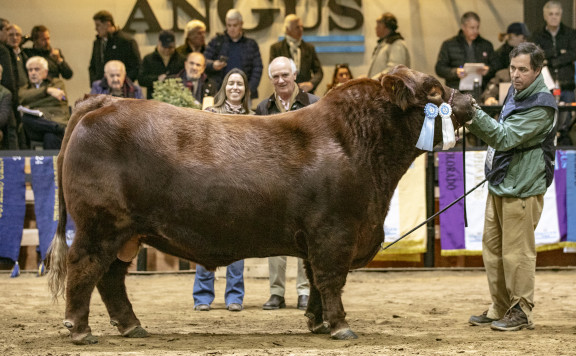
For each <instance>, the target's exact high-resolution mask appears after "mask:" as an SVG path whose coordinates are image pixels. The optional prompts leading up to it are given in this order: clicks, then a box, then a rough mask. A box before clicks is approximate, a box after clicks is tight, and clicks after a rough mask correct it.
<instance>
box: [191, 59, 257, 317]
mask: <svg viewBox="0 0 576 356" xmlns="http://www.w3.org/2000/svg"><path fill="white" fill-rule="evenodd" d="M249 97H250V89H249V88H248V78H247V77H246V74H244V72H242V71H241V70H240V69H237V68H234V69H232V70H231V71H229V72H228V74H226V76H225V77H224V83H223V84H222V88H220V90H219V91H218V93H216V96H215V97H214V106H210V107H207V108H206V110H207V111H211V112H215V113H220V114H236V115H248V114H253V112H252V111H251V110H250V106H249V103H250V100H249ZM193 296H194V309H195V310H199V311H209V310H210V304H212V302H213V301H214V272H211V271H208V270H206V268H204V267H203V266H202V265H199V264H197V265H196V277H195V278H194V292H193ZM224 301H225V303H226V309H228V310H229V311H231V312H239V311H241V310H242V308H243V307H242V303H243V301H244V260H240V261H236V262H233V263H231V264H230V265H228V266H227V267H226V291H225V293H224Z"/></svg>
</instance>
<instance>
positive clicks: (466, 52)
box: [436, 11, 494, 89]
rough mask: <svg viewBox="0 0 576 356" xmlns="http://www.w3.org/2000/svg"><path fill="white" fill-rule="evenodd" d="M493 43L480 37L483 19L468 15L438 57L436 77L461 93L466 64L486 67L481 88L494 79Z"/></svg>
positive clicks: (445, 43) (473, 14)
mask: <svg viewBox="0 0 576 356" xmlns="http://www.w3.org/2000/svg"><path fill="white" fill-rule="evenodd" d="M493 54H494V47H493V46H492V43H490V42H489V41H487V40H485V39H484V38H482V36H480V16H478V14H476V13H475V12H471V11H470V12H466V13H465V14H464V15H462V18H461V19H460V31H459V32H458V35H456V36H454V37H452V38H450V39H448V40H446V41H444V42H443V43H442V47H441V48H440V53H438V61H437V62H436V74H437V75H438V76H439V77H442V78H444V79H445V80H446V85H447V86H449V87H450V88H454V89H458V86H459V84H460V79H462V78H464V77H466V75H467V73H466V71H465V70H464V69H463V68H462V67H463V66H464V63H484V67H483V68H482V69H480V71H479V74H481V75H482V76H483V80H482V86H483V87H485V86H486V83H487V82H488V80H490V78H491V77H492V73H491V71H490V67H489V64H490V60H491V59H492V58H493Z"/></svg>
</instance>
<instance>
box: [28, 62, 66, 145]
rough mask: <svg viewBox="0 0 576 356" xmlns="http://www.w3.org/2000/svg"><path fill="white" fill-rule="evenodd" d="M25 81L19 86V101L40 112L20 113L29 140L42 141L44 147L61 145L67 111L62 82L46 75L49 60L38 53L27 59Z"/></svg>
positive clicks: (64, 89)
mask: <svg viewBox="0 0 576 356" xmlns="http://www.w3.org/2000/svg"><path fill="white" fill-rule="evenodd" d="M26 69H27V70H28V84H27V85H25V86H23V87H20V90H19V91H18V97H19V100H20V104H21V105H22V106H24V107H26V108H28V109H33V110H38V111H39V112H41V113H42V116H36V115H33V114H30V113H26V112H23V113H22V123H23V124H24V130H25V131H26V134H27V135H28V138H29V139H30V140H34V141H42V143H43V147H44V149H60V145H61V144H62V138H63V137H64V130H65V128H66V124H67V123H68V119H69V118H70V111H69V108H68V99H67V95H66V88H65V86H64V82H63V81H62V80H61V79H59V78H49V77H48V61H46V59H45V58H43V57H40V56H35V57H32V58H30V59H28V62H26Z"/></svg>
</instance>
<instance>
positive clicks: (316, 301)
mask: <svg viewBox="0 0 576 356" xmlns="http://www.w3.org/2000/svg"><path fill="white" fill-rule="evenodd" d="M304 267H305V268H306V276H307V277H308V281H309V282H310V299H309V300H308V307H307V309H306V317H308V329H310V331H311V332H313V333H314V334H329V333H330V324H329V323H328V322H325V321H324V316H323V310H322V297H321V296H320V291H318V288H316V284H315V282H314V273H313V272H312V268H311V267H310V262H308V261H304Z"/></svg>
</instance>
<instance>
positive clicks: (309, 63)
mask: <svg viewBox="0 0 576 356" xmlns="http://www.w3.org/2000/svg"><path fill="white" fill-rule="evenodd" d="M284 31H285V35H286V37H285V38H284V39H283V40H282V41H279V42H276V43H274V44H273V45H272V46H270V62H272V60H273V59H274V58H276V57H288V58H292V59H293V60H294V63H296V69H297V70H298V75H297V76H296V83H297V84H298V87H299V88H300V89H302V91H304V92H308V93H314V90H316V87H318V84H320V82H321V81H322V77H323V76H324V72H323V71H322V65H321V64H320V60H319V59H318V55H317V54H316V49H315V48H314V46H313V45H311V44H309V43H307V42H305V41H304V40H302V34H303V32H304V26H303V25H302V20H301V19H300V18H299V17H298V16H296V15H294V14H290V15H288V16H286V18H285V19H284Z"/></svg>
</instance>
